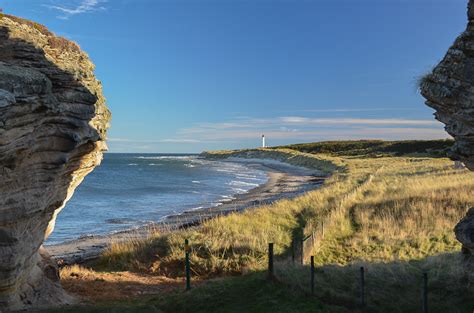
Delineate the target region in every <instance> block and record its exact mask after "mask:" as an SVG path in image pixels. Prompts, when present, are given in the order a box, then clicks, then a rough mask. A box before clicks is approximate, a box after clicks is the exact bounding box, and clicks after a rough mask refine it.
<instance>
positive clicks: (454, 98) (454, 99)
mask: <svg viewBox="0 0 474 313" xmlns="http://www.w3.org/2000/svg"><path fill="white" fill-rule="evenodd" d="M467 15H468V25H467V29H466V31H464V32H463V33H462V34H461V35H460V36H459V37H458V38H457V39H456V41H455V42H454V44H453V45H452V46H451V47H450V48H449V50H448V52H447V54H446V56H445V57H444V59H443V60H442V61H441V62H440V63H439V64H438V65H437V66H436V68H435V69H434V70H433V72H432V73H430V74H428V75H427V76H425V77H424V78H423V79H422V81H421V84H420V89H421V93H422V95H423V96H424V97H425V98H426V99H427V101H426V104H427V105H428V106H430V107H432V108H433V109H435V110H436V113H435V116H436V118H437V119H438V120H439V121H441V122H443V123H444V124H445V125H446V128H445V129H446V131H447V132H448V133H449V134H450V135H451V136H453V137H454V139H455V141H456V143H455V145H454V147H453V150H452V157H453V158H454V159H456V160H461V161H463V162H464V163H465V164H466V166H467V167H468V168H469V169H471V170H474V0H470V1H469V4H468V14H467ZM455 232H456V237H457V239H458V240H459V241H460V242H461V243H462V244H463V246H464V248H465V252H467V253H468V254H474V208H473V209H471V210H470V212H469V213H468V214H467V216H466V217H465V218H464V219H463V220H462V221H461V222H459V224H458V225H457V226H456V229H455ZM472 258H473V257H472V256H471V260H470V262H471V263H474V261H473V260H472ZM471 275H472V276H474V274H473V272H472V271H471ZM472 279H473V281H474V277H472Z"/></svg>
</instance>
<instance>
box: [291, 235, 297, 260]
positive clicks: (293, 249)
mask: <svg viewBox="0 0 474 313" xmlns="http://www.w3.org/2000/svg"><path fill="white" fill-rule="evenodd" d="M295 249H296V247H295V240H294V239H293V240H292V241H291V261H292V262H293V265H294V264H295Z"/></svg>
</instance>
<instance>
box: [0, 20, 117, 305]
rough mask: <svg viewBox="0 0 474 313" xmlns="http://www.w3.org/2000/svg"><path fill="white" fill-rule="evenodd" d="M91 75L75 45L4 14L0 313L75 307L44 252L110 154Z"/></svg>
mask: <svg viewBox="0 0 474 313" xmlns="http://www.w3.org/2000/svg"><path fill="white" fill-rule="evenodd" d="M93 71H94V65H93V64H92V63H91V62H90V60H89V58H88V56H87V55H86V54H85V53H84V52H82V51H81V50H80V49H79V47H78V46H77V45H76V44H74V43H72V42H70V41H67V40H65V39H63V38H60V37H56V36H54V35H53V34H52V33H51V32H49V31H48V30H47V29H46V28H44V27H43V26H41V25H39V24H36V23H33V22H30V21H26V20H23V19H19V18H16V17H13V16H7V15H0V194H1V197H0V312H7V311H10V310H17V309H25V308H31V307H35V308H36V307H40V306H43V305H49V304H61V303H64V302H68V301H70V298H69V297H68V296H67V295H65V294H64V293H63V292H62V289H61V287H60V284H59V275H58V271H57V268H56V266H55V264H54V263H53V262H51V261H50V260H49V258H48V255H47V253H46V252H45V251H44V250H43V249H42V247H41V246H42V243H43V241H44V240H45V238H47V237H48V235H49V234H50V233H51V232H52V230H53V228H54V222H55V219H56V215H57V214H58V212H59V211H60V210H61V209H62V208H63V206H64V204H65V203H66V201H67V200H68V199H69V198H70V197H71V196H72V194H73V192H74V189H75V188H76V187H77V186H78V185H79V184H80V183H81V181H82V180H83V178H84V177H85V176H86V175H87V174H88V173H89V172H91V171H92V170H93V169H94V167H95V166H97V165H98V164H99V163H100V161H101V159H102V151H104V150H105V148H106V146H105V131H106V129H107V127H108V121H109V119H110V113H109V111H108V110H107V108H106V107H105V99H104V97H103V95H102V87H101V84H100V82H99V81H98V80H97V79H96V78H95V77H94V74H93Z"/></svg>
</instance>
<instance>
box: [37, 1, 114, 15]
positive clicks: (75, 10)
mask: <svg viewBox="0 0 474 313" xmlns="http://www.w3.org/2000/svg"><path fill="white" fill-rule="evenodd" d="M104 2H106V0H82V1H81V2H79V3H77V4H76V6H74V7H66V6H63V5H45V6H46V7H48V8H50V9H54V10H57V11H60V12H61V13H62V15H59V16H58V18H60V19H66V20H67V19H68V18H69V17H70V16H73V15H77V14H83V13H89V12H94V11H99V10H105V7H103V6H100V4H101V3H104Z"/></svg>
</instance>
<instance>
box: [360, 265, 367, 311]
mask: <svg viewBox="0 0 474 313" xmlns="http://www.w3.org/2000/svg"><path fill="white" fill-rule="evenodd" d="M365 304H366V303H365V269H364V267H363V266H361V267H360V306H361V307H365Z"/></svg>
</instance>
